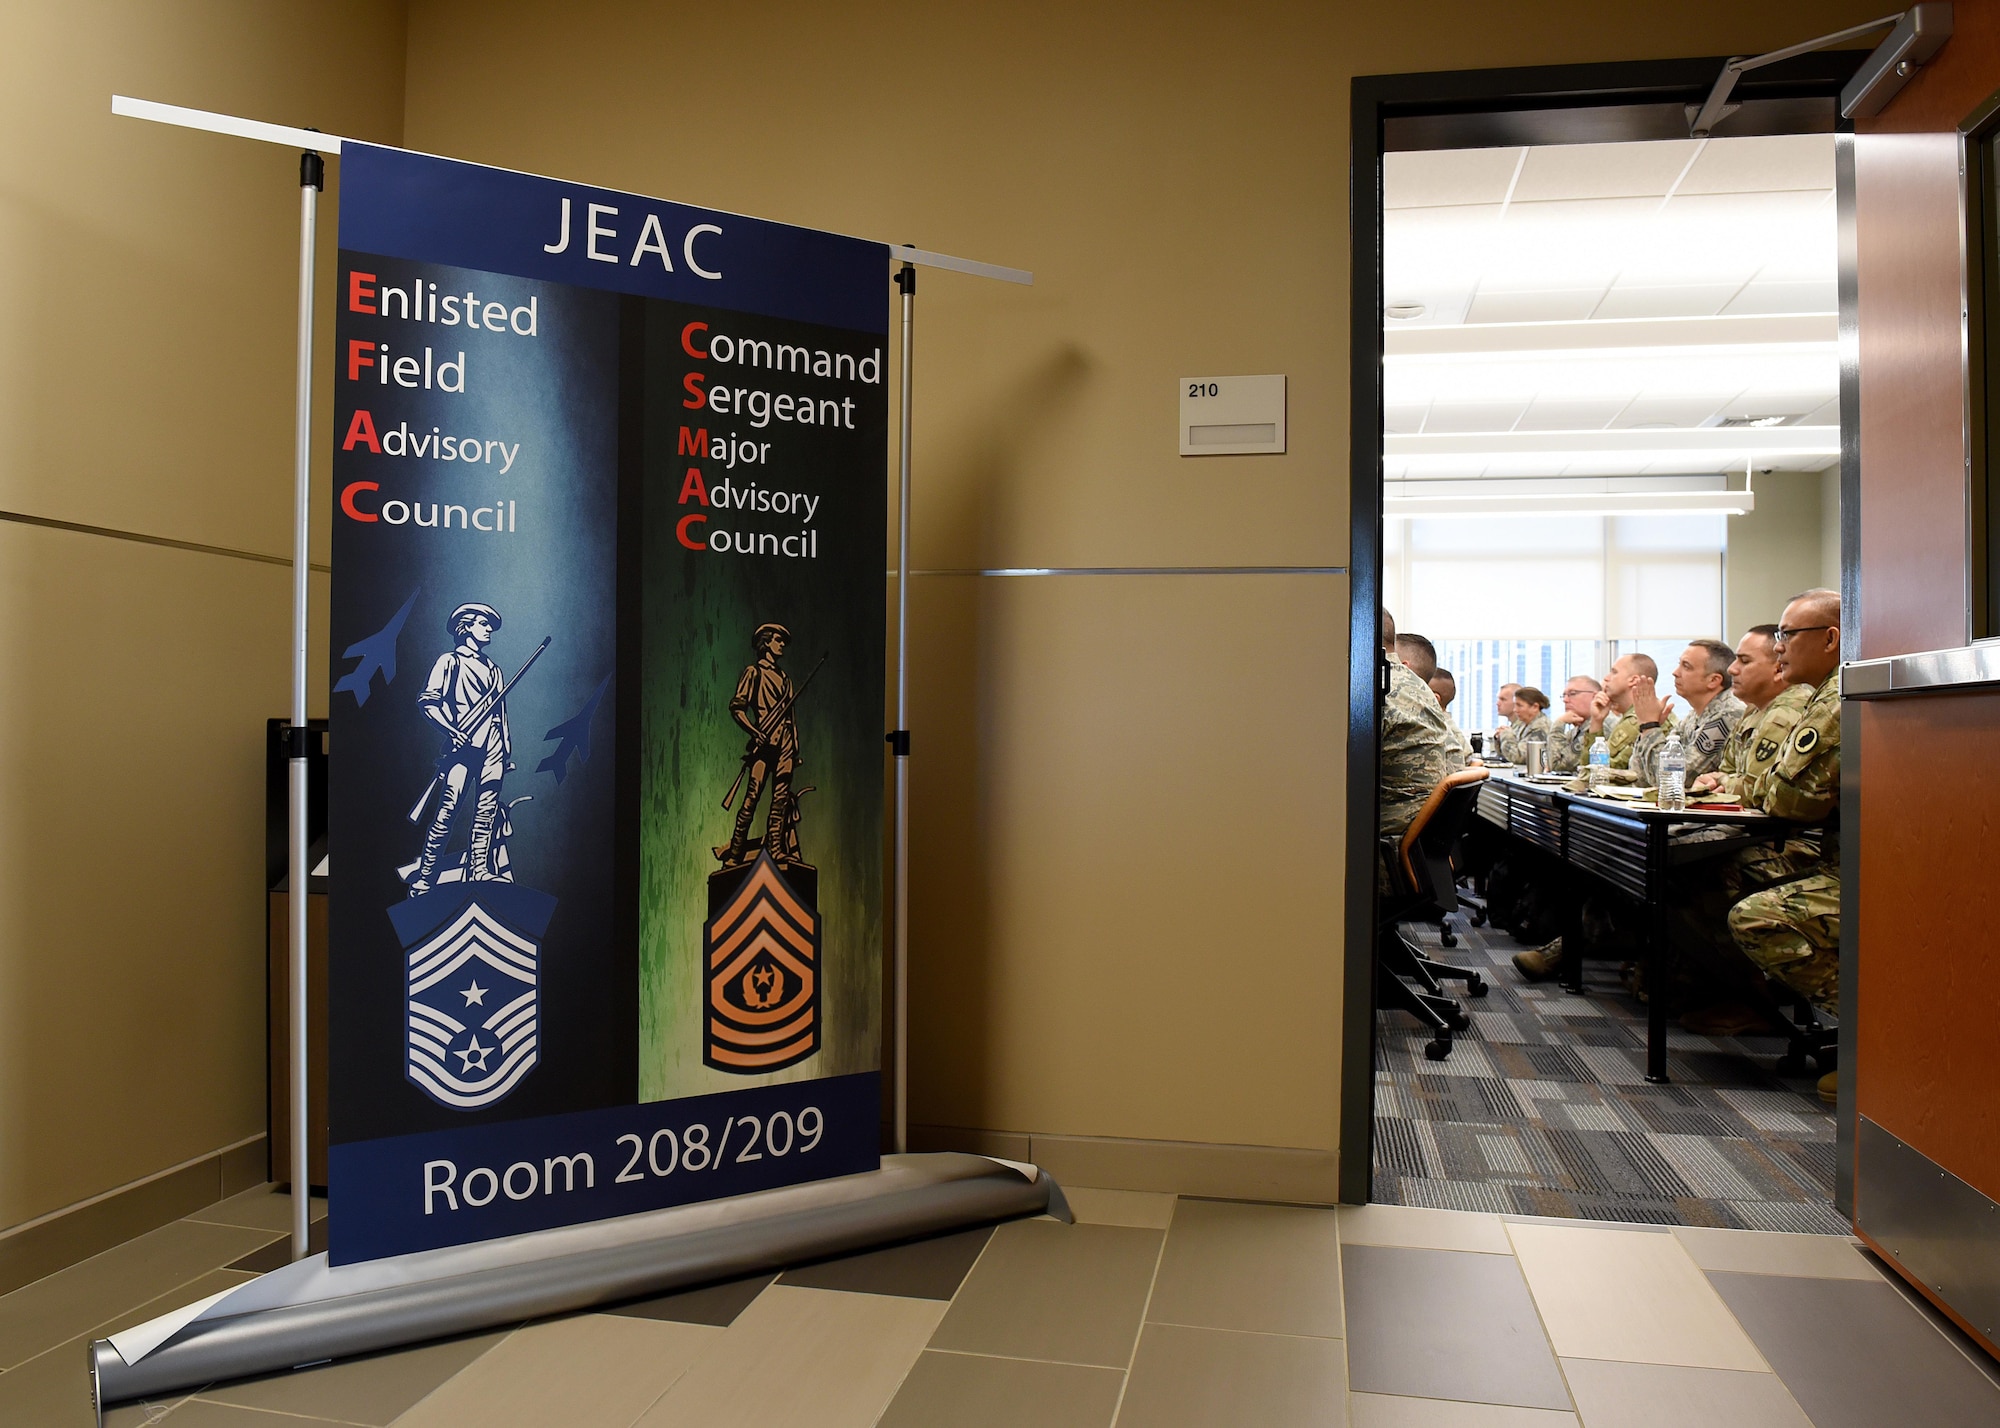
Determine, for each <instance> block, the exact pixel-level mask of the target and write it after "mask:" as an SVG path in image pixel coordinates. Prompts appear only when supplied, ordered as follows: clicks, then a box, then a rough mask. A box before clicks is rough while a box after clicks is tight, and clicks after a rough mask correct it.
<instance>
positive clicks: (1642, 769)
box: [1631, 640, 1744, 787]
mask: <svg viewBox="0 0 2000 1428" xmlns="http://www.w3.org/2000/svg"><path fill="white" fill-rule="evenodd" d="M1735 662H1736V651H1735V650H1732V649H1731V648H1730V647H1729V646H1728V645H1725V644H1724V643H1723V642H1722V641H1721V640H1695V641H1694V642H1693V643H1691V644H1690V645H1689V646H1688V647H1687V648H1686V649H1685V650H1683V651H1681V657H1680V661H1679V662H1678V663H1677V664H1675V666H1674V693H1676V694H1678V695H1680V697H1681V698H1683V699H1685V700H1687V702H1688V710H1689V713H1688V715H1687V717H1686V718H1684V719H1681V720H1680V721H1679V722H1678V723H1676V722H1675V720H1674V717H1673V701H1672V700H1671V699H1668V700H1661V699H1660V698H1659V697H1658V696H1657V695H1655V694H1654V693H1653V686H1652V685H1651V684H1650V683H1640V684H1635V685H1634V686H1633V689H1632V710H1633V712H1634V713H1635V714H1637V715H1638V716H1639V734H1638V737H1637V739H1635V740H1634V741H1633V744H1632V760H1631V767H1632V771H1633V772H1634V773H1636V774H1637V775H1638V776H1639V782H1640V783H1642V784H1657V783H1658V782H1659V781H1660V755H1661V754H1662V753H1664V752H1665V751H1666V745H1667V736H1668V735H1669V734H1679V735H1680V739H1681V750H1682V752H1683V754H1684V756H1685V757H1686V759H1687V772H1686V778H1687V779H1688V780H1689V781H1692V780H1694V779H1696V778H1699V777H1700V776H1701V775H1703V774H1706V773H1713V772H1714V771H1715V770H1716V769H1718V768H1720V767H1721V766H1722V751H1723V750H1724V749H1725V748H1727V747H1728V745H1729V736H1730V735H1731V734H1733V733H1734V732H1735V731H1736V726H1737V725H1738V724H1740V723H1742V722H1743V713H1744V710H1743V703H1742V701H1741V700H1739V699H1738V698H1737V697H1736V696H1735V695H1734V694H1732V693H1730V690H1729V685H1730V681H1731V675H1730V673H1729V671H1730V669H1731V667H1732V666H1733V665H1734V664H1735ZM1682 786H1683V787H1685V786H1686V784H1683V785H1682Z"/></svg>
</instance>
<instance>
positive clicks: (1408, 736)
mask: <svg viewBox="0 0 2000 1428" xmlns="http://www.w3.org/2000/svg"><path fill="white" fill-rule="evenodd" d="M1382 657H1383V659H1384V661H1386V662H1387V664H1388V666H1389V689H1388V693H1387V694H1386V695H1385V696H1384V697H1383V700H1382V774H1381V782H1380V803H1381V814H1382V822H1381V829H1382V836H1384V837H1385V838H1389V837H1400V836H1401V835H1402V833H1403V832H1404V830H1406V829H1407V828H1408V827H1409V826H1410V820H1411V819H1412V818H1414V817H1416V815H1417V810H1418V809H1419V808H1422V807H1423V805H1424V800H1425V799H1427V798H1429V797H1430V796H1431V790H1433V789H1435V788H1436V787H1437V786H1438V784H1439V783H1440V782H1441V781H1442V780H1443V779H1444V777H1445V776H1446V775H1447V774H1452V773H1456V772H1457V771H1458V770H1460V769H1462V768H1464V767H1465V759H1464V758H1463V756H1461V755H1460V753H1459V752H1458V746H1457V744H1456V743H1455V742H1454V741H1453V740H1452V737H1451V731H1450V729H1449V728H1448V727H1447V725H1446V723H1445V717H1444V710H1443V708H1441V707H1440V706H1439V704H1438V701H1437V696H1436V695H1435V694H1433V693H1431V688H1430V686H1429V685H1428V684H1425V683H1424V682H1423V680H1421V679H1419V678H1417V676H1416V673H1415V671H1413V670H1411V669H1408V668H1406V667H1405V666H1404V665H1403V663H1402V662H1401V661H1400V660H1398V659H1397V658H1396V622H1395V620H1393V619H1392V618H1391V617H1390V615H1389V612H1388V611H1387V610H1384V611H1383V612H1382Z"/></svg>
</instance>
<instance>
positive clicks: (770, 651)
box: [713, 624, 826, 868]
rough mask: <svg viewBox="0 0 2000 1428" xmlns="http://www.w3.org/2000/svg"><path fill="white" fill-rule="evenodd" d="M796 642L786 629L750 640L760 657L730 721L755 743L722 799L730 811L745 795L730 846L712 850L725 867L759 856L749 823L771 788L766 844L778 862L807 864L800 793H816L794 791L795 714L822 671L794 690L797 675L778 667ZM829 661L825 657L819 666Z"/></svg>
mask: <svg viewBox="0 0 2000 1428" xmlns="http://www.w3.org/2000/svg"><path fill="white" fill-rule="evenodd" d="M791 642H792V632H791V631H790V630H788V629H786V628H785V627H784V626H783V625H777V624H765V625H759V626H758V627H757V629H756V632H755V633H753V634H752V635H751V636H750V647H751V648H752V649H753V650H755V651H756V654H757V657H756V659H755V660H753V661H752V662H751V663H750V664H749V665H747V666H746V667H745V668H744V670H743V677H742V678H741V679H739V680H737V681H736V694H735V696H734V697H733V698H731V699H730V701H729V717H730V718H731V719H734V720H735V721H736V723H737V726H738V727H739V728H741V729H742V730H743V732H744V733H745V734H748V735H749V736H750V741H749V743H748V744H747V745H746V746H745V747H744V751H743V767H742V769H741V770H740V771H739V772H738V773H737V775H736V782H735V783H733V784H731V785H730V787H729V792H728V794H726V795H725V796H724V797H723V800H722V806H723V807H724V808H727V807H729V803H730V800H731V799H732V798H734V797H735V796H736V792H737V790H738V789H739V788H741V789H742V791H743V802H742V803H741V804H740V805H738V806H737V809H736V826H735V828H734V830H733V831H732V832H731V833H730V835H729V842H728V844H727V846H725V847H720V848H716V849H714V850H713V851H714V853H715V856H716V858H717V859H718V860H719V861H720V862H721V863H722V865H723V866H724V867H725V868H733V867H736V866H737V865H739V864H741V863H745V862H748V861H749V860H750V859H751V857H753V856H754V849H755V847H756V846H757V845H754V844H752V843H751V842H750V825H751V824H752V823H753V822H754V821H755V820H756V817H757V802H758V800H759V799H761V798H762V797H763V795H764V790H765V789H766V788H767V787H768V788H769V789H770V791H771V810H770V813H769V815H768V816H767V817H766V818H765V820H764V838H763V843H762V846H763V848H764V849H765V850H766V851H767V852H769V853H770V855H771V858H772V861H774V862H777V863H781V864H794V863H798V862H801V861H802V859H801V858H800V856H799V814H798V800H799V795H800V794H803V793H810V792H812V790H811V789H800V790H798V791H797V792H794V791H793V788H792V778H793V776H794V775H795V774H797V772H798V769H799V726H798V723H797V722H796V720H794V718H793V717H792V715H793V709H794V707H795V706H796V705H797V703H798V700H799V696H800V695H801V694H803V693H804V692H805V688H806V685H809V684H811V683H812V680H813V675H816V674H818V673H819V667H818V666H817V665H815V666H814V667H813V674H809V675H807V676H806V683H805V685H799V686H798V687H796V688H794V687H793V685H792V677H791V676H790V675H788V674H786V673H785V671H784V670H783V669H781V668H779V664H780V662H781V661H782V660H783V659H784V657H785V649H786V647H787V646H788V645H790V644H791ZM825 662H826V661H825V657H824V656H822V657H821V660H820V663H821V664H824V663H825ZM746 779H747V780H748V784H747V786H746V785H745V780H746Z"/></svg>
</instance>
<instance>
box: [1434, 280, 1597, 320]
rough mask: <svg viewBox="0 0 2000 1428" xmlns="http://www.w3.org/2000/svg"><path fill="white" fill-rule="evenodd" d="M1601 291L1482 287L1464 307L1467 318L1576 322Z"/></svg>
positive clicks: (1582, 316)
mask: <svg viewBox="0 0 2000 1428" xmlns="http://www.w3.org/2000/svg"><path fill="white" fill-rule="evenodd" d="M1603 294H1604V290H1603V289H1602V288H1601V287H1600V288H1585V289H1570V290H1568V291H1557V292H1492V291H1486V290H1482V291H1481V292H1480V294H1479V296H1477V297H1475V298H1474V299H1473V300H1472V306H1471V307H1469V308H1467V309H1466V314H1465V320H1466V321H1467V322H1580V321H1582V320H1583V319H1584V318H1586V317H1589V316H1590V312H1591V309H1592V308H1594V307H1596V306H1597V302H1598V299H1599V298H1601V297H1602V296H1603Z"/></svg>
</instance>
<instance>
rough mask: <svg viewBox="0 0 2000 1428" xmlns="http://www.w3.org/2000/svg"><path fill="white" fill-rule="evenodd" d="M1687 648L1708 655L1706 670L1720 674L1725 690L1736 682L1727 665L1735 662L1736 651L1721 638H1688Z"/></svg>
mask: <svg viewBox="0 0 2000 1428" xmlns="http://www.w3.org/2000/svg"><path fill="white" fill-rule="evenodd" d="M1688 648H1689V649H1691V650H1695V649H1698V650H1702V651H1704V652H1705V653H1706V654H1707V655H1708V672H1709V673H1710V674H1719V675H1721V676H1722V687H1723V688H1724V689H1725V690H1726V689H1728V688H1729V686H1730V685H1732V684H1734V683H1735V682H1736V676H1734V675H1732V674H1731V673H1730V672H1729V666H1730V665H1732V664H1734V663H1735V662H1736V651H1735V650H1733V649H1731V648H1730V647H1729V646H1728V645H1725V644H1724V643H1723V642H1722V641H1721V640H1708V639H1702V640H1689V641H1688Z"/></svg>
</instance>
